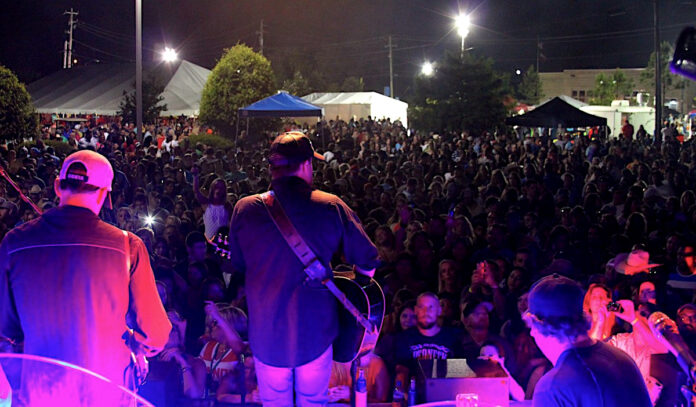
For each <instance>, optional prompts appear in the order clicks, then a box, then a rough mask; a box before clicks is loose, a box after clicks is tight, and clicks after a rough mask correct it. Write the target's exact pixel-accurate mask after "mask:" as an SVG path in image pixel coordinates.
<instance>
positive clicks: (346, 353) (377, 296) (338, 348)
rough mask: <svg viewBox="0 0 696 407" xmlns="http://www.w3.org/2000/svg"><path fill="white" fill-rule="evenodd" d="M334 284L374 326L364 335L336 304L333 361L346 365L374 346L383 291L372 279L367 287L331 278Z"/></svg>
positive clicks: (377, 332) (379, 322)
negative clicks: (336, 333) (336, 329)
mask: <svg viewBox="0 0 696 407" xmlns="http://www.w3.org/2000/svg"><path fill="white" fill-rule="evenodd" d="M334 283H335V284H336V286H337V287H338V288H339V289H340V290H341V291H342V292H343V293H344V294H345V295H346V297H347V299H348V300H349V301H350V302H351V303H353V305H355V307H356V308H357V309H358V310H359V311H360V313H361V314H363V315H364V316H365V317H366V318H367V319H368V320H369V321H370V322H371V323H372V324H373V325H374V326H375V327H377V329H376V330H375V331H374V332H368V331H367V330H366V329H365V328H364V327H363V326H362V325H361V324H359V323H358V321H357V320H356V319H355V317H354V316H353V315H352V314H351V313H350V312H348V310H347V309H346V308H345V307H344V306H342V305H341V304H340V301H339V306H338V324H339V328H338V336H337V337H336V339H335V340H334V342H333V359H334V360H335V361H336V362H340V363H348V362H352V361H353V360H355V359H356V358H358V357H362V356H364V355H365V354H367V353H368V352H369V351H371V350H372V349H374V347H375V345H376V344H377V338H378V337H379V331H380V329H382V321H383V320H384V312H385V301H384V292H383V291H382V288H381V287H380V286H379V284H377V282H376V281H375V280H374V279H373V280H370V283H369V284H368V285H366V286H360V284H358V283H356V282H355V281H353V280H351V279H349V278H346V277H340V276H334Z"/></svg>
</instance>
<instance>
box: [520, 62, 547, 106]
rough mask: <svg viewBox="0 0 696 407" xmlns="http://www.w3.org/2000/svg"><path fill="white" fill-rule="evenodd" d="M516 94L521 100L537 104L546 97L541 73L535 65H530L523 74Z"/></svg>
mask: <svg viewBox="0 0 696 407" xmlns="http://www.w3.org/2000/svg"><path fill="white" fill-rule="evenodd" d="M516 96H517V99H518V100H519V101H520V102H522V103H526V104H528V105H536V104H537V103H539V101H540V100H541V98H543V97H544V92H543V91H542V89H541V79H540V78H539V73H538V72H537V71H536V69H534V66H533V65H530V66H529V68H527V70H526V71H525V72H524V74H523V75H522V81H521V82H520V84H519V85H518V86H517V94H516Z"/></svg>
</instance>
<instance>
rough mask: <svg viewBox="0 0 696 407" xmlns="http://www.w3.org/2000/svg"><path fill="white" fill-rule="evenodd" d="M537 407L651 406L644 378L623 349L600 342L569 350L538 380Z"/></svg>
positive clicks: (534, 401)
mask: <svg viewBox="0 0 696 407" xmlns="http://www.w3.org/2000/svg"><path fill="white" fill-rule="evenodd" d="M533 405H534V406H535V407H542V406H543V407H553V406H564V407H565V406H567V407H571V406H577V407H622V406H635V407H650V406H651V405H652V403H651V402H650V397H649V396H648V390H647V389H646V387H645V382H644V381H643V377H642V376H641V375H640V371H639V370H638V367H637V366H636V364H635V362H633V359H631V357H630V356H628V355H627V354H626V353H624V352H623V351H621V350H619V349H617V348H614V347H613V346H611V345H607V344H605V343H604V342H596V343H595V344H594V345H592V346H586V347H581V348H572V349H568V350H566V351H565V352H563V353H562V354H561V356H560V357H559V358H558V362H557V363H556V366H554V368H553V369H551V370H550V371H549V372H548V373H546V375H544V377H542V378H541V379H540V380H539V382H538V383H537V385H536V387H535V389H534V398H533Z"/></svg>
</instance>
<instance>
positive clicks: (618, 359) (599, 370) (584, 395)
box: [525, 274, 652, 407]
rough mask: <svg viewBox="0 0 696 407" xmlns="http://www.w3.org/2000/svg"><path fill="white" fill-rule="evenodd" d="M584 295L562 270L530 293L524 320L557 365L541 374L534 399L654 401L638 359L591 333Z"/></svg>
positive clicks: (550, 402)
mask: <svg viewBox="0 0 696 407" xmlns="http://www.w3.org/2000/svg"><path fill="white" fill-rule="evenodd" d="M584 295H585V292H584V290H583V289H582V287H580V285H579V284H578V283H576V282H575V281H573V280H571V279H569V278H567V277H562V276H559V275H557V274H554V275H551V276H547V277H544V278H542V279H541V280H539V281H538V282H537V283H536V284H535V285H534V287H533V288H532V290H531V292H530V294H529V310H528V311H527V313H526V314H525V320H526V321H527V323H528V324H529V326H530V328H531V335H532V337H534V340H535V341H536V343H537V345H538V346H539V349H541V351H542V352H543V353H544V355H545V356H546V357H547V358H548V359H549V361H551V363H552V364H553V366H554V367H553V369H551V370H550V371H549V372H548V373H546V374H545V375H544V377H542V378H541V380H539V383H538V384H537V386H536V388H535V390H534V397H533V405H534V406H544V407H550V406H569V405H572V406H606V407H608V406H643V407H649V406H651V405H652V403H651V402H650V397H649V396H648V391H647V389H646V387H645V382H644V381H643V378H642V377H641V374H640V371H639V370H638V367H637V366H636V364H635V362H634V361H633V360H632V359H631V358H630V357H629V356H628V355H626V353H624V352H623V351H621V350H619V349H616V348H614V347H612V346H610V345H607V344H605V343H604V342H599V341H596V340H594V339H591V338H590V337H589V335H588V331H589V329H590V323H589V320H588V317H587V316H586V315H585V314H584V312H583V308H582V303H583V298H584Z"/></svg>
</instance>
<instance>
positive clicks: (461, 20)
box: [454, 14, 471, 57]
mask: <svg viewBox="0 0 696 407" xmlns="http://www.w3.org/2000/svg"><path fill="white" fill-rule="evenodd" d="M454 26H455V27H456V28H457V34H459V36H460V37H462V57H464V41H465V40H466V36H467V35H469V27H470V26H471V18H470V17H469V15H468V14H460V15H458V16H456V17H455V18H454Z"/></svg>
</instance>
